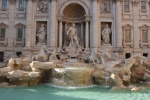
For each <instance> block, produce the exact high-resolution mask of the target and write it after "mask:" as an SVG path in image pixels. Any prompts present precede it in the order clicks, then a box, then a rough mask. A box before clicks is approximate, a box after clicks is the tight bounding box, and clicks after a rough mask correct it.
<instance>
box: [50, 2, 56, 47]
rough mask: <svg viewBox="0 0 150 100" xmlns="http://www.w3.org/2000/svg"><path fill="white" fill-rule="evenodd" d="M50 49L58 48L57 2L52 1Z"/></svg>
mask: <svg viewBox="0 0 150 100" xmlns="http://www.w3.org/2000/svg"><path fill="white" fill-rule="evenodd" d="M50 6H51V7H50V10H49V11H50V12H49V13H50V16H51V17H49V18H50V19H49V20H50V47H52V48H56V47H57V31H56V30H57V19H56V18H57V13H56V12H57V0H51V4H50Z"/></svg>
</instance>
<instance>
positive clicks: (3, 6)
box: [1, 0, 8, 11]
mask: <svg viewBox="0 0 150 100" xmlns="http://www.w3.org/2000/svg"><path fill="white" fill-rule="evenodd" d="M4 2H5V3H4ZM3 4H5V5H3ZM7 5H8V2H7V0H2V1H1V11H6V10H7Z"/></svg>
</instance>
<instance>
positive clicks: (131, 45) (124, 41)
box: [122, 39, 133, 47]
mask: <svg viewBox="0 0 150 100" xmlns="http://www.w3.org/2000/svg"><path fill="white" fill-rule="evenodd" d="M122 43H123V47H129V46H130V47H133V40H131V41H126V40H125V39H123V41H122Z"/></svg>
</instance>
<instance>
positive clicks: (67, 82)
mask: <svg viewBox="0 0 150 100" xmlns="http://www.w3.org/2000/svg"><path fill="white" fill-rule="evenodd" d="M93 71H94V69H93V68H78V67H69V68H54V69H52V78H51V83H52V84H53V85H56V86H63V87H84V86H91V85H93V82H92V73H93Z"/></svg>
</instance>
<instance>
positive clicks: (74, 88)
mask: <svg viewBox="0 0 150 100" xmlns="http://www.w3.org/2000/svg"><path fill="white" fill-rule="evenodd" d="M48 85H49V86H52V87H54V88H60V89H67V90H76V89H86V88H93V87H96V85H91V86H82V87H73V86H67V87H63V86H57V85H53V84H48Z"/></svg>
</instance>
